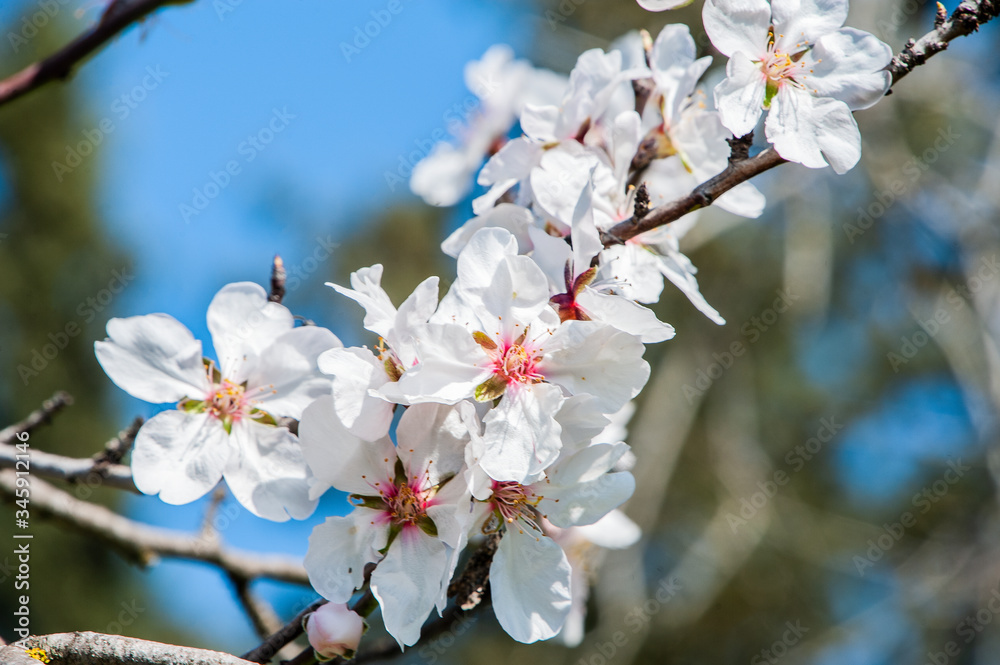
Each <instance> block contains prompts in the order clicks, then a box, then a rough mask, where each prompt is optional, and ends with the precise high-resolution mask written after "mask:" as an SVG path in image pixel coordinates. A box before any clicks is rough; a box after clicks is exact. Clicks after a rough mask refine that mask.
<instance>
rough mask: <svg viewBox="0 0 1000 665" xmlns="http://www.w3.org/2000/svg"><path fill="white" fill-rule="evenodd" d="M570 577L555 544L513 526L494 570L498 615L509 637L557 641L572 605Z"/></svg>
mask: <svg viewBox="0 0 1000 665" xmlns="http://www.w3.org/2000/svg"><path fill="white" fill-rule="evenodd" d="M570 574H571V569H570V565H569V562H568V561H567V560H566V554H565V553H563V551H562V548H561V547H559V545H557V544H556V543H555V542H554V541H553V540H552V539H551V538H549V537H548V536H544V535H542V534H541V533H538V532H535V531H534V530H529V529H528V528H527V527H525V530H524V531H522V530H521V529H520V528H518V524H512V525H510V527H509V528H508V529H507V531H506V533H504V536H503V538H501V540H500V546H499V547H498V548H497V553H496V556H494V557H493V564H492V565H491V566H490V587H491V589H492V591H493V611H494V612H495V613H496V617H497V621H499V622H500V625H501V626H503V629H504V630H505V631H507V634H508V635H510V636H511V637H513V638H514V639H515V640H517V641H518V642H523V643H525V644H530V643H532V642H537V641H538V640H547V639H549V638H550V637H553V636H555V635H556V634H557V633H558V632H559V630H560V629H561V628H562V626H563V623H564V622H565V621H566V616H567V614H569V610H570V605H571V602H572V598H571V596H570Z"/></svg>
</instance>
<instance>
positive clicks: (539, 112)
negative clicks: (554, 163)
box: [480, 104, 560, 184]
mask: <svg viewBox="0 0 1000 665" xmlns="http://www.w3.org/2000/svg"><path fill="white" fill-rule="evenodd" d="M558 119H559V107H558V106H552V105H546V106H536V105H534V104H525V105H524V110H523V111H521V131H523V132H524V133H525V134H526V135H527V136H529V137H530V138H532V139H535V140H537V141H545V142H549V141H558V140H559V138H560V137H557V136H556V122H557V121H558ZM480 184H483V182H482V180H480Z"/></svg>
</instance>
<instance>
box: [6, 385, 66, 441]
mask: <svg viewBox="0 0 1000 665" xmlns="http://www.w3.org/2000/svg"><path fill="white" fill-rule="evenodd" d="M72 403H73V397H72V395H70V394H69V393H68V392H66V391H65V390H59V391H57V392H56V394H54V395H53V396H52V397H50V398H49V399H47V400H45V401H44V402H42V406H41V408H39V409H36V410H34V411H32V412H31V413H30V414H29V415H28V417H27V418H25V419H24V420H22V421H21V422H19V423H14V424H13V425H10V426H8V427H4V428H3V429H2V430H0V443H12V442H13V441H14V439H15V438H16V437H17V435H18V434H20V433H22V432H31V431H33V430H35V429H36V428H37V427H39V426H40V425H47V424H48V423H49V422H50V421H51V420H52V416H54V415H56V414H57V413H59V412H60V411H62V410H63V408H65V407H67V406H69V405H70V404H72Z"/></svg>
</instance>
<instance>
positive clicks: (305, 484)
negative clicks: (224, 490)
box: [223, 420, 316, 522]
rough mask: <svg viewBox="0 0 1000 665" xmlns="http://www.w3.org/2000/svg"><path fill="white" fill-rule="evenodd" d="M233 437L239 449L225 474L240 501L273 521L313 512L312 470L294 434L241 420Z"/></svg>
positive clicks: (234, 429) (314, 503)
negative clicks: (310, 484)
mask: <svg viewBox="0 0 1000 665" xmlns="http://www.w3.org/2000/svg"><path fill="white" fill-rule="evenodd" d="M230 436H231V437H232V439H233V443H234V445H235V448H236V450H235V451H234V453H233V455H232V457H231V458H230V460H229V464H228V465H227V467H226V471H225V473H224V474H223V475H224V477H225V479H226V484H227V485H229V489H230V490H232V492H233V496H235V497H236V499H237V501H239V502H240V503H241V504H243V506H244V507H245V508H246V509H247V510H249V511H250V512H252V513H253V514H254V515H257V516H258V517H263V518H264V519H268V520H272V521H274V522H285V521H287V520H288V518H289V516H291V517H294V518H295V519H297V520H302V519H305V518H307V517H309V516H310V515H312V513H313V511H314V510H316V499H314V498H310V497H309V480H308V476H309V470H308V468H307V466H306V461H305V459H304V458H303V456H302V447H301V446H300V445H299V440H298V439H297V438H296V437H295V435H294V434H292V433H291V432H289V431H288V430H287V429H285V428H284V427H274V426H272V425H261V424H260V423H257V422H254V421H252V420H242V421H240V422H237V423H233V430H232V434H231V435H230Z"/></svg>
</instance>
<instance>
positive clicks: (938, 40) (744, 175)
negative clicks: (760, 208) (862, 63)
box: [601, 0, 1000, 247]
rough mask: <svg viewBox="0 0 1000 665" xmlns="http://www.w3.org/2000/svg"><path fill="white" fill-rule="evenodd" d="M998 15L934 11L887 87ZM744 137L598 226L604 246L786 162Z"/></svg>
mask: <svg viewBox="0 0 1000 665" xmlns="http://www.w3.org/2000/svg"><path fill="white" fill-rule="evenodd" d="M997 15H1000V0H980V1H978V2H977V1H975V0H964V1H963V2H962V3H961V4H960V5H959V6H958V8H957V9H955V11H954V12H952V14H951V16H950V17H949V18H947V19H944V18H943V17H942V15H941V14H940V11H939V14H938V19H937V20H936V21H935V28H934V30H931V31H930V32H928V33H927V34H926V35H924V36H923V37H921V38H920V39H919V40H913V39H911V40H909V41H908V42H907V43H906V46H905V47H904V48H903V50H902V51H900V52H899V53H898V54H896V55H895V56H894V57H893V59H892V61H891V62H890V63H889V65H887V66H886V71H888V72H890V73H891V74H892V83H891V85H890V90H891V86H892V85H895V84H896V82H897V81H899V80H900V79H901V78H903V77H904V76H906V75H907V74H909V73H910V72H911V71H913V69H914V68H916V67H918V66H920V65H922V64H924V63H925V62H927V60H928V59H929V58H930V57H931V56H933V55H934V54H935V53H939V52H941V51H943V50H945V49H946V48H947V47H948V44H949V43H950V42H951V41H952V40H953V39H957V38H958V37H964V36H965V35H968V34H971V33H973V32H975V31H976V30H978V29H979V26H981V25H983V24H985V23H986V22H988V21H990V20H991V19H994V18H996V17H997ZM887 94H888V93H887ZM746 139H747V137H741V138H737V139H735V140H733V141H730V145H731V147H732V154H731V156H730V158H729V164H728V165H727V166H726V169H725V170H724V171H723V172H722V173H720V174H719V175H717V176H715V177H713V178H711V179H709V180H707V181H705V182H703V183H702V184H700V185H698V186H697V187H695V188H694V190H692V191H691V193H690V194H688V195H687V196H685V197H684V198H682V199H678V200H677V201H674V202H673V203H668V204H666V205H662V206H659V207H657V208H653V209H652V210H650V211H649V212H648V213H645V214H644V215H633V216H632V217H630V218H628V219H626V220H624V221H622V222H619V223H618V224H615V225H614V226H613V227H611V228H610V229H608V230H607V231H603V232H602V233H601V240H602V241H603V242H604V246H605V247H610V246H612V245H620V244H624V243H625V241H627V240H629V239H630V238H634V237H635V236H637V235H639V234H641V233H645V232H647V231H651V230H653V229H655V228H657V227H660V226H665V225H666V224H669V223H671V222H674V221H677V220H678V219H680V218H681V217H683V216H684V215H686V214H688V213H690V212H694V211H695V210H699V209H701V208H707V207H708V206H710V205H712V203H714V202H715V201H716V200H717V199H718V198H719V197H720V196H722V195H723V194H725V193H726V192H728V191H729V190H731V189H732V188H733V187H736V186H737V185H740V184H742V183H744V182H747V181H748V180H750V179H751V178H753V177H755V176H758V175H760V174H761V173H764V172H765V171H769V170H771V169H773V168H774V167H775V166H778V165H779V164H785V163H786V162H787V160H785V159H784V158H782V157H781V156H780V155H778V153H777V152H776V151H775V150H774V148H772V147H770V146H769V147H767V148H765V149H764V150H762V151H760V152H759V153H757V154H756V155H754V156H753V157H748V156H747V152H746V150H745V148H747V147H749V145H748V143H747V142H746Z"/></svg>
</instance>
